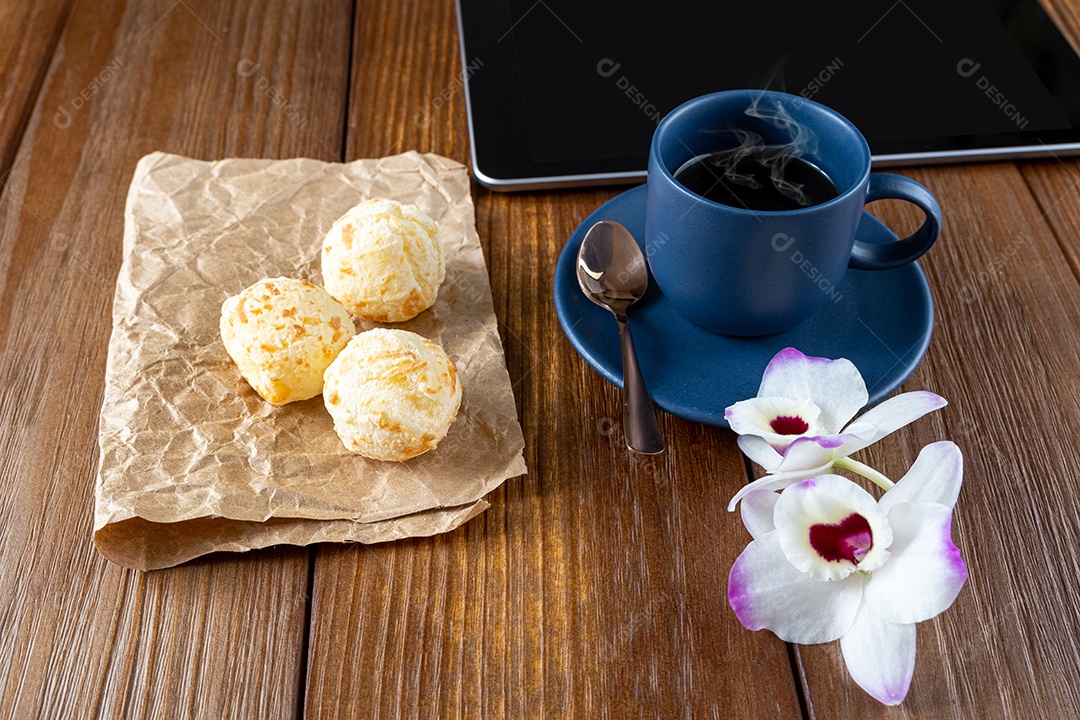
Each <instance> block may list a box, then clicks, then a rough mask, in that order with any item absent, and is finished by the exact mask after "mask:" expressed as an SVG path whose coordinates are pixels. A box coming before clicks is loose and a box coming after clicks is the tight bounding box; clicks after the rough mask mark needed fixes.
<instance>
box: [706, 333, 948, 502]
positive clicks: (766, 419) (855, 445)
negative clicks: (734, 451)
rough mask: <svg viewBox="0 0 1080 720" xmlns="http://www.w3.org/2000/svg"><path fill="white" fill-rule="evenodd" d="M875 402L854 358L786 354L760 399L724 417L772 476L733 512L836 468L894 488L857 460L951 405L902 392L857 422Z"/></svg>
mask: <svg viewBox="0 0 1080 720" xmlns="http://www.w3.org/2000/svg"><path fill="white" fill-rule="evenodd" d="M869 398H870V396H869V394H868V393H867V392H866V383H865V382H864V381H863V378H862V375H860V374H859V370H858V369H857V368H856V367H855V365H854V364H853V363H852V362H851V361H850V360H847V359H844V358H840V359H839V360H829V359H827V358H817V357H808V356H806V355H803V354H802V353H801V352H799V351H798V350H796V349H795V348H786V349H784V350H781V351H780V352H778V353H777V354H776V356H775V357H773V359H772V360H771V361H769V365H768V367H766V368H765V373H764V375H762V378H761V386H760V387H759V388H758V394H757V397H755V398H751V399H749V400H743V401H741V402H737V403H735V404H734V405H732V406H731V407H729V408H727V410H725V411H724V417H725V418H726V419H727V421H728V424H729V425H730V426H731V429H732V430H734V431H735V432H736V433H738V434H739V441H738V442H739V448H740V449H742V451H743V452H744V453H746V455H747V457H749V458H750V459H751V460H753V461H754V462H756V463H757V464H758V465H761V466H762V467H763V468H765V470H766V471H767V472H768V473H769V474H768V475H765V476H764V477H762V478H759V479H758V480H755V481H754V482H752V483H750V484H749V485H747V486H746V487H744V488H743V489H742V490H740V491H739V492H738V493H737V494H736V495H735V497H733V498H732V499H731V503H730V504H729V505H728V510H734V509H735V506H736V504H738V502H739V500H741V499H742V498H744V497H745V496H746V495H747V494H749V493H751V492H754V491H756V490H777V489H780V488H784V487H787V486H788V485H792V484H794V483H796V482H798V481H800V480H805V479H806V478H810V477H816V476H818V475H823V474H825V473H827V472H828V471H829V469H830V468H832V467H834V466H835V467H840V468H846V469H848V470H851V471H852V472H855V473H858V474H859V475H862V476H863V477H866V478H868V479H870V480H872V481H873V482H875V483H876V484H877V485H879V486H880V487H881V488H883V489H885V490H888V489H889V488H891V487H892V482H891V481H890V480H889V479H888V478H887V477H885V476H884V475H882V474H881V473H879V472H878V471H876V470H874V469H873V468H871V467H869V466H867V465H865V464H863V463H861V462H859V461H857V460H853V459H851V458H850V457H849V456H850V455H851V454H852V453H854V452H857V451H859V450H862V449H863V448H865V447H866V446H867V445H870V444H872V443H875V442H877V441H878V440H880V439H881V438H883V437H885V436H886V435H888V434H889V433H891V432H893V431H895V430H898V429H899V428H902V427H904V426H905V425H907V424H909V423H912V422H914V421H915V420H918V419H919V418H920V417H922V416H923V415H925V414H927V413H928V412H931V411H933V410H937V409H938V408H942V407H944V406H945V405H946V404H947V403H946V402H945V399H944V398H942V397H941V396H939V395H935V394H934V393H932V392H923V391H919V392H908V393H902V394H900V395H897V396H895V397H892V398H889V399H888V400H886V401H884V402H882V403H880V404H878V405H877V406H875V407H874V408H872V409H870V410H868V411H867V412H866V413H864V414H863V415H862V416H861V417H859V418H858V419H856V420H855V421H854V422H850V423H849V421H850V420H851V418H852V417H854V416H855V413H856V412H858V411H859V408H861V407H863V406H864V405H866V403H867V401H868V400H869Z"/></svg>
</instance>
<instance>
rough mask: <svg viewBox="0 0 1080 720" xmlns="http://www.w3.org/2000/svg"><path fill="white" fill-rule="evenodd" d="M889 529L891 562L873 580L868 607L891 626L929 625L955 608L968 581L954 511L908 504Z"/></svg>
mask: <svg viewBox="0 0 1080 720" xmlns="http://www.w3.org/2000/svg"><path fill="white" fill-rule="evenodd" d="M889 492H892V490H890V491H889ZM887 494H888V493H886V495H887ZM889 524H890V525H892V529H893V543H892V545H891V546H890V547H889V550H890V552H891V553H892V557H891V558H889V562H887V563H885V565H883V566H882V567H881V568H879V569H878V570H877V571H875V572H874V574H873V575H872V576H871V577H870V579H869V581H868V582H867V585H866V598H865V600H864V602H865V603H866V604H868V605H870V606H872V607H873V609H874V611H875V612H877V613H878V614H879V615H881V617H882V618H884V619H885V620H888V621H890V622H896V623H916V622H922V621H923V620H929V619H930V618H932V617H934V616H935V615H938V614H939V613H942V612H944V611H945V610H947V609H948V608H949V606H950V605H952V604H953V601H954V600H956V596H957V595H958V594H959V593H960V589H961V588H962V587H963V586H964V581H965V580H967V567H966V566H965V565H964V560H963V558H961V557H960V551H959V550H958V549H957V547H956V546H955V545H954V544H953V541H952V537H951V528H952V510H950V509H949V508H948V507H946V506H944V505H938V504H937V503H905V504H903V505H897V506H896V507H894V508H893V509H892V510H891V511H890V512H889Z"/></svg>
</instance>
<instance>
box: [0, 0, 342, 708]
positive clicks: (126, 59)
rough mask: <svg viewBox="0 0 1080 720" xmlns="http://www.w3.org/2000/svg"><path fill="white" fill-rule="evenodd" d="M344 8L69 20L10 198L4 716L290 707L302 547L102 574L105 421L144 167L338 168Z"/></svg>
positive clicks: (108, 10)
mask: <svg viewBox="0 0 1080 720" xmlns="http://www.w3.org/2000/svg"><path fill="white" fill-rule="evenodd" d="M350 13H351V3H350V2H348V0H341V1H338V2H334V1H328V2H325V3H321V4H319V5H316V4H314V3H311V4H308V3H305V4H303V5H302V6H301V5H299V4H296V3H291V2H287V1H285V0H267V1H266V2H252V3H247V2H234V3H229V4H228V5H225V4H222V3H217V2H211V1H210V0H206V1H202V2H196V1H195V0H185V1H184V2H181V3H177V2H175V0H160V1H159V2H139V3H125V2H122V1H120V0H116V1H114V2H102V3H87V2H83V3H77V4H76V6H75V7H74V8H73V10H72V13H71V16H70V18H69V20H68V23H67V25H66V27H65V29H64V32H63V34H62V36H61V38H60V40H59V45H58V47H57V51H56V54H55V59H54V62H53V63H52V65H51V67H50V68H49V72H48V74H47V77H46V79H45V82H44V85H43V88H42V92H41V96H40V99H39V101H38V103H37V106H36V108H35V109H34V113H33V115H32V117H31V118H30V121H29V125H28V127H27V132H26V136H25V138H24V140H23V141H22V145H21V148H20V157H21V158H24V159H22V160H21V161H20V162H19V164H17V165H16V166H15V168H14V169H13V172H12V173H11V175H10V181H9V183H8V190H7V191H6V192H5V193H4V195H3V197H2V198H0V289H2V292H0V488H2V491H0V528H2V529H0V550H2V552H0V578H2V587H3V588H4V590H5V592H4V595H3V597H4V601H3V606H2V609H0V637H2V639H0V678H2V679H0V685H2V690H0V715H4V716H6V717H27V718H29V717H57V718H59V717H90V716H110V717H112V716H125V717H192V716H195V715H196V714H198V715H200V716H205V717H229V718H244V717H251V718H265V717H289V716H292V715H293V714H295V713H296V712H297V710H298V708H299V703H300V701H299V694H300V692H301V691H302V680H301V678H302V673H303V667H304V665H303V648H304V641H305V640H304V638H305V633H306V614H307V605H308V603H307V599H308V587H309V567H310V562H309V561H310V558H309V552H308V550H305V549H282V550H270V551H265V552H256V553H251V554H250V555H246V556H237V555H225V556H221V557H211V558H205V559H202V560H199V561H197V562H193V563H190V564H188V565H186V566H183V567H180V568H176V569H172V570H165V571H160V572H154V573H148V574H143V573H139V572H135V571H130V570H126V569H123V568H120V567H118V566H115V565H113V564H111V563H108V562H106V561H105V560H104V559H102V558H101V557H100V556H99V555H98V554H97V553H96V552H95V551H94V549H93V546H92V545H91V542H90V531H91V515H92V512H93V498H92V496H93V489H92V488H93V485H94V470H95V458H96V456H97V452H96V448H97V413H98V408H99V407H100V403H101V395H102V378H103V376H104V369H105V357H106V348H107V344H108V339H109V333H110V326H111V317H110V303H111V298H112V289H113V283H114V281H115V277H116V273H117V270H118V267H119V264H120V259H121V238H122V235H123V210H124V199H125V196H126V193H127V187H128V183H129V182H130V179H131V174H132V171H133V170H134V167H135V164H136V162H137V160H138V159H139V158H140V157H141V156H142V155H144V154H146V153H149V152H151V151H154V150H164V151H168V152H176V153H183V154H187V155H192V156H196V157H201V158H220V157H229V156H235V155H248V156H255V157H288V156H295V155H309V156H314V157H319V158H324V159H333V157H334V156H335V155H336V154H337V152H338V151H339V150H340V148H341V147H342V140H343V137H342V133H343V129H342V126H341V118H342V117H343V112H344V91H345V77H346V71H347V64H348V60H347V58H348V53H349V42H350V30H349V27H348V25H349V23H348V18H349V17H350ZM245 61H248V62H245ZM84 96H88V97H86V99H85V101H84V102H83V103H81V104H79V103H75V104H73V103H74V99H75V98H82V97H84ZM58 107H67V108H68V109H69V111H70V115H71V121H70V123H69V124H67V125H66V126H63V127H61V125H63V124H59V125H58V124H57V123H54V121H53V119H54V114H55V113H56V110H57V108H58ZM290 108H292V110H293V112H290V111H289V109H290Z"/></svg>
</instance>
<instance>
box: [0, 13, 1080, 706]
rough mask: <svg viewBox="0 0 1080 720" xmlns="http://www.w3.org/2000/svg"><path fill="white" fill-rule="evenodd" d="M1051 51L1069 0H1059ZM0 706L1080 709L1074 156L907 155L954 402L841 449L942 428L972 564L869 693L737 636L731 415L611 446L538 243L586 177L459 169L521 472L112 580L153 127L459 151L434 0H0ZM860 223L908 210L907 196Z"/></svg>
mask: <svg viewBox="0 0 1080 720" xmlns="http://www.w3.org/2000/svg"><path fill="white" fill-rule="evenodd" d="M1054 12H1055V14H1056V16H1057V17H1058V19H1059V20H1060V21H1061V23H1062V24H1063V25H1064V26H1065V27H1066V28H1067V31H1068V33H1069V34H1070V36H1071V37H1072V38H1073V40H1074V41H1078V40H1080V4H1077V3H1072V4H1069V3H1067V2H1065V0H1055V10H1054ZM0 59H2V65H0V68H2V70H0V180H2V182H3V185H2V187H0V518H2V525H0V550H2V552H0V587H2V588H3V595H2V598H0V599H2V607H0V678H2V680H0V682H2V692H0V715H2V716H3V717H11V718H82V717H97V716H104V717H119V716H125V717H146V718H150V717H154V718H157V717H170V718H178V717H206V718H285V717H294V716H299V715H304V716H306V717H310V718H328V717H339V718H376V717H380V718H383V717H385V718H396V717H411V718H435V717H440V718H449V717H483V718H499V717H512V718H518V717H537V718H540V717H543V718H564V717H565V718H625V717H649V718H651V717H657V718H674V717H685V718H738V717H747V718H766V717H782V718H797V717H804V716H805V717H818V718H870V717H892V718H901V717H919V718H924V717H943V718H999V717H1009V718H1059V717H1070V716H1071V717H1075V716H1076V713H1077V712H1078V710H1077V708H1080V667H1078V665H1080V640H1078V639H1077V632H1078V628H1080V551H1078V545H1077V539H1078V537H1080V483H1078V480H1080V460H1078V453H1077V450H1076V442H1075V438H1076V429H1077V428H1080V392H1078V390H1080V384H1078V378H1080V282H1078V277H1080V256H1078V252H1077V248H1078V247H1080V243H1078V240H1077V237H1078V235H1080V161H1078V160H1064V161H1060V160H1047V161H1043V162H1024V163H1015V164H1013V163H996V164H989V165H967V166H948V167H938V168H918V169H911V170H905V172H906V173H907V174H909V175H911V176H912V177H914V178H916V179H918V180H919V181H921V182H923V183H924V184H926V185H928V186H929V187H930V188H932V189H933V190H934V192H935V193H936V194H937V196H938V197H939V199H940V201H941V204H942V206H943V207H944V210H945V215H946V225H945V230H944V234H943V237H942V239H941V241H940V243H939V244H938V246H937V247H936V248H935V249H934V251H933V252H932V253H930V255H929V256H927V258H926V259H925V260H924V261H923V267H924V268H925V270H926V273H927V275H928V277H929V280H930V284H931V287H932V289H933V293H934V298H935V302H936V309H937V316H936V321H937V324H936V326H935V328H934V337H933V342H932V344H931V346H930V350H929V353H928V354H927V356H926V359H925V361H924V362H923V363H922V365H921V366H920V367H919V368H918V370H917V371H916V372H915V374H914V375H913V376H912V378H911V379H910V380H909V381H908V383H907V384H906V386H905V387H906V388H907V389H929V390H933V391H935V392H938V393H940V394H941V395H943V396H945V397H946V398H948V399H949V400H950V402H951V404H950V406H949V407H948V408H946V409H945V410H943V411H941V412H938V413H935V414H933V415H931V416H929V417H927V418H925V419H924V420H922V421H920V422H918V423H916V424H914V425H912V426H909V427H908V428H905V429H904V430H902V431H900V432H898V433H896V434H895V435H893V436H891V437H889V438H888V439H887V440H885V441H883V442H881V443H879V444H877V445H875V446H874V447H873V448H871V449H870V450H869V451H867V452H865V453H864V454H863V455H862V456H861V458H862V459H864V460H866V461H868V462H870V463H871V464H872V465H875V466H880V467H907V466H908V465H909V464H910V463H911V461H912V460H913V459H914V457H915V455H916V453H917V452H918V450H919V448H921V447H922V446H923V445H924V444H926V443H929V442H932V441H935V440H939V439H944V438H948V439H952V440H954V441H956V442H957V443H958V444H959V445H960V446H961V447H962V448H963V449H964V451H965V454H966V461H967V462H966V467H967V474H966V478H967V479H966V482H965V485H964V490H963V493H962V495H961V498H960V502H959V504H958V506H957V510H956V516H955V517H956V521H955V529H954V537H955V540H956V542H957V544H958V545H959V546H960V548H961V549H962V551H963V554H964V557H965V559H966V560H967V563H968V567H969V569H970V572H971V578H970V580H969V581H968V583H967V585H966V587H965V588H964V590H963V591H962V593H961V594H960V597H959V599H958V600H957V602H956V604H955V606H954V607H953V608H952V609H951V610H950V611H948V612H947V613H945V614H944V615H942V616H940V617H938V618H937V619H935V620H933V621H930V622H927V623H925V624H923V625H921V626H920V629H919V645H918V658H919V659H918V665H917V669H916V673H915V679H914V683H913V686H912V690H911V693H910V695H909V696H908V699H907V701H906V702H905V703H904V704H903V705H902V706H901V707H900V708H899V709H891V710H887V709H885V708H883V707H881V706H879V705H878V704H877V703H876V702H875V701H874V700H872V699H871V698H869V696H867V695H866V694H864V693H863V692H862V691H861V690H859V689H858V688H857V687H856V686H855V685H854V684H853V683H852V681H851V680H850V679H849V678H848V676H847V674H846V672H845V670H844V668H843V664H842V660H841V657H840V652H839V648H838V645H837V644H835V643H833V644H828V645H824V646H813V647H789V646H787V645H785V644H784V643H783V642H781V641H780V640H778V639H777V638H776V637H774V636H773V635H771V634H769V633H765V632H759V633H753V632H749V631H747V630H745V629H743V628H742V627H741V626H740V625H739V623H738V621H737V620H736V618H735V616H734V614H733V613H732V611H731V609H730V608H729V606H728V603H727V599H726V580H727V573H728V570H729V568H730V567H731V564H732V562H733V561H734V560H735V558H736V556H737V555H738V553H739V552H740V551H741V549H742V547H743V546H744V545H745V544H746V542H748V540H749V538H748V535H747V534H746V532H745V530H744V529H743V528H742V526H741V523H740V522H739V521H738V518H737V516H734V515H729V514H728V513H727V512H725V511H724V509H723V508H724V506H725V505H726V503H727V500H728V499H729V498H730V496H731V495H732V494H733V493H734V492H735V490H736V489H737V488H738V487H739V486H740V485H741V484H743V483H744V482H746V480H747V469H746V466H745V465H744V463H743V460H742V457H741V455H740V454H739V452H738V450H737V448H736V445H735V442H734V436H733V435H732V434H731V433H730V432H729V431H727V430H723V429H719V428H714V427H707V426H703V425H698V424H694V423H691V422H687V421H683V420H680V419H678V418H674V417H667V416H665V417H663V419H662V429H663V431H664V433H665V435H666V437H667V438H668V439H669V443H670V448H669V450H668V452H667V453H665V454H664V455H661V456H659V457H656V458H644V457H631V456H629V455H628V454H627V452H626V450H625V448H624V445H623V438H622V434H621V432H620V430H619V428H618V423H616V422H613V421H612V420H611V418H617V417H618V413H619V395H618V393H617V392H616V390H615V389H614V388H613V387H612V386H610V385H609V384H607V383H606V382H604V381H603V380H601V378H600V377H599V376H598V375H597V374H596V373H595V372H594V371H593V370H592V369H591V368H589V367H588V366H587V365H586V364H585V363H584V362H583V361H582V360H581V359H580V358H579V357H578V356H577V355H576V354H575V352H574V351H573V350H572V348H571V347H570V344H569V343H568V342H567V341H566V340H565V338H564V337H563V335H562V333H561V331H560V329H559V326H558V323H557V320H556V317H555V312H554V309H553V306H552V289H551V288H552V276H553V272H554V266H555V259H556V257H557V256H558V253H559V251H560V250H561V248H562V245H563V243H564V242H565V240H566V238H567V237H568V236H569V234H570V233H571V232H572V231H573V229H574V228H575V227H576V226H577V224H578V223H580V222H581V220H582V219H583V218H584V217H585V216H586V215H587V214H588V213H589V212H591V211H592V210H593V209H595V208H596V207H597V206H598V205H600V204H601V203H603V202H604V201H606V200H607V199H609V198H611V197H613V196H614V195H615V194H617V193H618V192H619V189H617V188H610V189H594V190H580V191H562V192H534V193H524V194H515V195H500V194H492V193H489V192H487V191H485V190H483V189H482V188H480V187H479V186H474V197H475V199H476V212H477V223H478V227H479V232H480V238H481V241H482V243H483V246H484V250H485V253H486V260H487V263H488V267H489V269H490V273H491V283H492V287H493V292H494V297H495V309H496V313H497V314H498V317H499V319H500V331H501V334H502V340H503V344H504V346H505V348H506V357H507V364H508V368H509V372H510V377H511V380H512V381H513V384H514V393H515V397H516V400H517V405H518V408H519V412H520V419H521V423H522V426H523V428H524V431H525V437H526V461H527V462H528V465H529V473H528V475H526V476H524V477H522V478H518V479H514V480H511V481H509V482H507V483H506V484H505V485H504V486H503V487H501V488H500V489H499V490H497V491H496V492H494V493H492V495H491V496H490V497H489V500H490V501H491V503H492V507H491V509H490V510H488V511H487V512H486V513H484V514H483V515H482V516H480V517H479V518H478V519H476V520H474V521H472V522H470V523H468V524H467V525H465V526H464V527H462V528H460V529H458V530H456V531H454V532H452V533H449V534H447V535H444V536H439V537H434V538H430V539H418V540H412V541H404V542H397V543H392V544H384V545H377V546H358V545H356V546H336V545H335V546H317V547H312V548H310V549H308V548H293V547H282V548H275V549H270V550H266V551H260V552H251V553H247V554H243V555H231V554H220V555H217V556H211V557H208V558H204V559H201V560H198V561H195V562H191V563H188V564H187V565H184V566H182V567H178V568H174V569H170V570H164V571H156V572H150V573H142V572H136V571H131V570H126V569H124V568H121V567H118V566H116V565H113V564H111V563H109V562H107V561H105V560H104V559H102V558H101V557H100V556H99V555H98V554H97V552H96V551H95V550H94V548H93V545H92V543H91V540H90V535H91V519H92V508H93V484H94V476H95V468H96V464H97V412H98V408H99V405H100V402H101V397H102V382H103V376H104V370H105V358H106V348H107V344H108V337H109V331H110V306H111V301H112V293H113V283H114V280H115V277H116V273H117V270H118V267H119V264H120V260H121V237H122V234H123V209H124V198H125V194H126V190H127V186H128V183H129V181H130V179H131V174H132V171H133V169H134V167H135V163H136V161H137V160H138V159H139V158H140V157H141V156H143V155H145V154H146V153H149V152H152V151H154V150H164V151H168V152H174V153H181V154H185V155H189V156H193V157H198V158H205V159H217V158H224V157H232V156H242V157H263V158H285V157H293V156H310V157H314V158H319V159H323V160H349V159H354V158H359V157H373V156H381V155H386V154H391V153H395V152H399V151H403V150H406V149H418V150H422V151H433V152H437V153H441V154H443V155H447V156H449V157H451V158H455V159H457V160H459V161H461V162H468V138H467V132H466V122H465V108H464V97H463V92H462V89H461V85H460V81H459V77H460V75H461V64H460V61H459V56H458V48H457V31H456V24H455V12H454V6H453V3H452V2H449V0H443V1H441V2H437V3H433V2H424V1H423V0H408V1H406V2H396V1H395V0H368V1H364V2H355V3H352V2H349V0H324V1H323V2H304V3H301V2H299V0H296V1H292V0H255V1H253V2H215V1H212V0H155V1H146V2H128V3H125V2H123V1H122V0H101V1H100V2H90V1H89V0H82V1H81V2H80V1H77V0H76V1H72V0H41V1H40V2H35V3H30V2H17V1H16V0H0ZM875 212H877V213H878V214H879V215H881V216H882V217H883V218H885V219H886V220H887V221H888V222H890V223H891V224H893V225H894V226H895V225H898V226H900V227H901V228H903V227H905V226H906V227H911V226H913V225H914V224H915V223H916V222H917V221H918V218H917V217H915V216H913V215H912V214H911V213H910V212H909V211H908V210H907V209H906V208H904V207H901V206H898V205H893V204H888V203H882V204H880V207H878V206H875Z"/></svg>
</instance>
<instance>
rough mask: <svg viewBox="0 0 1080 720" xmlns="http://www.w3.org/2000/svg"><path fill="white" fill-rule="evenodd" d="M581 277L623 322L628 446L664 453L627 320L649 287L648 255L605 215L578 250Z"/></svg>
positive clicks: (586, 290) (648, 452) (586, 288)
mask: <svg viewBox="0 0 1080 720" xmlns="http://www.w3.org/2000/svg"><path fill="white" fill-rule="evenodd" d="M577 278H578V284H579V285H581V290H582V291H583V292H584V293H585V295H586V297H588V298H589V299H590V300H592V301H593V302H594V303H596V304H597V305H599V306H601V307H605V308H607V309H608V310H610V311H611V313H612V314H613V315H614V316H615V320H617V321H618V323H619V338H620V340H622V355H623V429H624V434H625V435H626V445H627V447H629V448H630V449H631V450H633V451H634V452H639V453H643V454H645V455H656V454H657V453H661V452H663V451H664V439H663V438H662V437H661V436H660V427H659V426H658V425H657V424H656V412H655V411H654V410H653V405H652V401H651V400H649V392H648V391H647V390H646V389H645V381H644V380H643V379H642V377H641V368H640V367H638V361H637V353H635V352H634V340H633V338H632V337H631V335H630V325H629V323H627V320H626V310H627V308H629V307H630V306H631V305H633V304H634V303H635V302H637V301H638V300H639V299H641V297H642V296H643V295H644V294H645V291H646V290H647V289H648V287H649V272H648V269H647V268H646V267H645V256H644V255H642V254H641V248H639V247H638V244H637V241H635V240H634V236H633V235H631V234H630V231H629V230H627V229H626V228H625V227H623V226H622V225H620V224H619V223H617V222H613V221H611V220H601V221H600V222H598V223H596V224H595V225H593V226H592V227H591V228H589V232H587V233H585V239H584V240H582V241H581V249H580V250H578V261H577Z"/></svg>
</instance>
